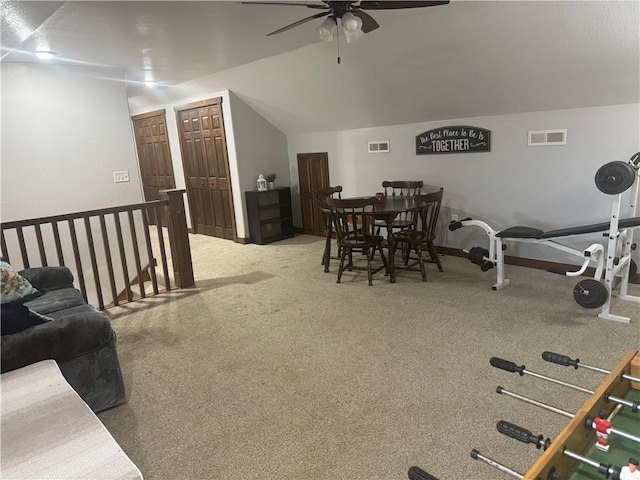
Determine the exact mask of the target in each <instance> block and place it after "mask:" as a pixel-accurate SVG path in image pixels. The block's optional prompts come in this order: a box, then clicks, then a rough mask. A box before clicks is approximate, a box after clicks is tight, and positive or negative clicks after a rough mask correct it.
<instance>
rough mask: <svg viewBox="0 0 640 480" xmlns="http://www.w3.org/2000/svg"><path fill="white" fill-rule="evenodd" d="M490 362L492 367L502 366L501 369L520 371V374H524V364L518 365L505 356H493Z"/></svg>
mask: <svg viewBox="0 0 640 480" xmlns="http://www.w3.org/2000/svg"><path fill="white" fill-rule="evenodd" d="M489 363H490V364H491V366H492V367H496V368H500V369H501V370H506V371H507V372H518V373H519V374H520V376H523V375H524V365H521V366H518V365H516V364H515V363H513V362H510V361H509V360H505V359H503V358H498V357H491V359H490V360H489Z"/></svg>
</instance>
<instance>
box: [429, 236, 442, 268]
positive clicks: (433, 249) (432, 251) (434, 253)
mask: <svg viewBox="0 0 640 480" xmlns="http://www.w3.org/2000/svg"><path fill="white" fill-rule="evenodd" d="M427 248H428V249H429V255H431V259H432V260H433V261H434V262H436V265H437V266H438V270H439V271H440V272H444V270H443V269H442V263H440V255H438V251H437V250H436V246H435V245H434V244H433V242H431V241H429V242H427Z"/></svg>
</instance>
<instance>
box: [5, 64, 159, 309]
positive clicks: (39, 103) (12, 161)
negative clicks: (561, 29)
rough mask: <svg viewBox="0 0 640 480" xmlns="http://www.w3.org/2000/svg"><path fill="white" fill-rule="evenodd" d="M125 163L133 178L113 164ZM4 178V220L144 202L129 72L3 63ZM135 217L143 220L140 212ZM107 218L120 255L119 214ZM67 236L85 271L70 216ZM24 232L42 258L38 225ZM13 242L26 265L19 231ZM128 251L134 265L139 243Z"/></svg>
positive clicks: (49, 240)
mask: <svg viewBox="0 0 640 480" xmlns="http://www.w3.org/2000/svg"><path fill="white" fill-rule="evenodd" d="M122 170H126V171H128V172H129V178H130V181H129V182H125V183H117V184H116V183H114V181H113V172H114V171H122ZM1 180H2V192H1V198H2V221H3V222H9V221H13V220H27V219H32V218H39V217H47V216H52V215H62V214H69V213H76V212H82V211H87V210H94V209H99V208H109V207H114V206H120V205H129V204H135V203H140V202H143V201H144V198H143V193H142V188H141V184H140V175H139V171H138V163H137V161H136V154H135V143H134V137H133V131H132V128H131V122H130V121H129V108H128V103H127V97H126V92H125V87H124V83H123V82H122V72H121V71H119V70H115V69H105V68H87V67H67V66H52V65H40V64H16V63H2V179H1ZM94 220H95V219H94ZM136 221H137V223H138V224H140V220H139V218H137V217H136ZM76 223H77V225H76V229H77V234H78V243H79V250H80V256H81V259H82V270H83V272H84V276H85V282H86V286H87V294H88V296H89V301H90V302H91V303H93V304H94V305H97V303H96V299H97V297H96V293H95V292H96V289H95V284H94V280H93V276H92V274H91V261H90V257H89V249H88V240H87V238H86V236H85V233H84V228H83V226H82V224H80V223H79V222H76ZM92 224H93V227H94V228H96V229H97V230H94V242H95V249H96V251H97V262H98V270H99V272H100V273H99V275H100V278H101V279H102V291H103V295H104V297H105V299H110V297H109V295H110V290H109V285H108V281H107V280H106V279H108V271H107V265H106V260H105V256H104V253H103V252H104V250H103V248H104V247H103V243H102V237H101V235H100V234H99V232H100V230H99V224H98V222H97V221H94V222H93V223H92ZM106 224H107V232H108V234H109V236H110V249H111V254H112V257H113V258H114V259H116V258H118V253H117V246H118V243H117V238H116V237H115V233H114V232H115V227H114V223H113V219H112V218H111V217H108V218H107V220H106ZM122 228H123V234H124V236H125V238H129V237H128V235H129V227H128V222H126V221H123V225H122ZM42 232H43V237H44V242H45V251H46V253H47V258H48V261H49V262H50V264H52V265H55V264H56V262H57V256H56V250H55V244H54V242H53V234H52V230H51V227H50V226H46V225H45V226H43V229H42ZM60 236H61V243H62V250H63V251H64V252H65V253H64V256H65V264H66V265H67V266H68V267H70V268H71V270H72V271H73V272H74V275H75V276H76V278H78V273H77V272H76V270H75V262H74V260H73V251H72V246H71V237H70V234H69V231H68V227H67V226H66V223H65V224H63V225H61V226H60ZM25 237H26V238H25V240H26V243H27V252H29V253H30V255H29V261H30V265H31V266H32V267H35V266H38V265H41V263H40V258H39V255H38V254H37V251H38V249H37V245H36V243H35V235H34V231H33V229H25ZM138 241H139V243H140V242H143V241H144V239H143V238H142V237H141V238H138ZM7 246H8V250H9V251H8V254H9V255H10V256H11V261H12V262H13V263H14V264H15V266H16V267H17V268H22V267H23V266H24V265H23V264H22V261H21V258H20V255H19V254H18V253H17V252H19V249H18V247H17V241H16V236H15V232H9V233H8V234H7ZM139 247H142V245H139ZM140 250H141V252H143V251H145V250H144V249H143V248H140ZM125 251H126V253H127V256H128V257H129V266H130V268H131V266H132V265H134V263H133V257H132V256H131V255H132V249H131V248H130V247H129V246H125ZM141 255H142V256H143V257H144V254H141ZM142 260H143V263H144V264H145V265H146V264H148V263H149V260H148V259H146V260H145V259H144V258H143V259H142ZM114 262H115V269H116V272H115V276H116V288H117V291H121V290H123V289H124V280H123V276H122V272H121V270H118V269H119V262H118V261H115V260H114ZM135 275H136V272H133V273H130V278H133V277H135ZM109 301H110V300H107V302H109Z"/></svg>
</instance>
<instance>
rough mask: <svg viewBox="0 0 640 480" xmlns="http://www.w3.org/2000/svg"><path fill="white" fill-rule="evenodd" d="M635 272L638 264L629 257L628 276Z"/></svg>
mask: <svg viewBox="0 0 640 480" xmlns="http://www.w3.org/2000/svg"><path fill="white" fill-rule="evenodd" d="M636 273H638V264H637V263H636V262H635V260H633V259H631V260H630V262H629V278H631V277H633V276H634V275H635V274H636Z"/></svg>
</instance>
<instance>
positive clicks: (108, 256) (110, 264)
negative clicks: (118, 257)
mask: <svg viewBox="0 0 640 480" xmlns="http://www.w3.org/2000/svg"><path fill="white" fill-rule="evenodd" d="M100 230H101V231H102V243H103V244H104V255H105V258H106V260H107V270H108V272H109V286H110V287H111V301H112V302H113V304H114V305H115V306H116V307H117V306H118V305H119V302H118V290H116V278H115V275H114V273H113V260H112V258H111V246H110V245H109V235H108V234H107V223H106V222H105V219H104V215H100Z"/></svg>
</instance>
